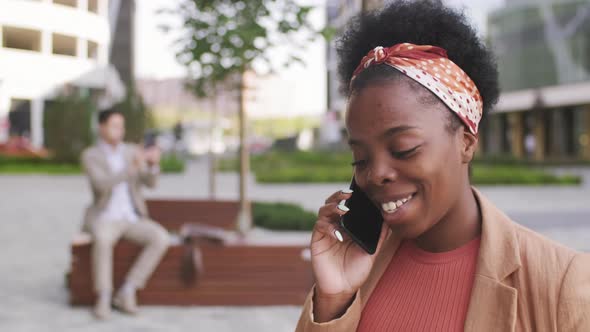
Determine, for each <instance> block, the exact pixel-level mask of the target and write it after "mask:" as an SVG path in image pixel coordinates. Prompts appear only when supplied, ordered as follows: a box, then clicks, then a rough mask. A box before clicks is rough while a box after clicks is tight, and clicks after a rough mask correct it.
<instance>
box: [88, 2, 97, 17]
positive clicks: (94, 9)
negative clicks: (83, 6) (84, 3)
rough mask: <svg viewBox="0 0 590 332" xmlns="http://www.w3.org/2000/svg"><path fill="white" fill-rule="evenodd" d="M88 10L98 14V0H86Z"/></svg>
mask: <svg viewBox="0 0 590 332" xmlns="http://www.w3.org/2000/svg"><path fill="white" fill-rule="evenodd" d="M88 11H89V12H91V13H95V14H98V0H88Z"/></svg>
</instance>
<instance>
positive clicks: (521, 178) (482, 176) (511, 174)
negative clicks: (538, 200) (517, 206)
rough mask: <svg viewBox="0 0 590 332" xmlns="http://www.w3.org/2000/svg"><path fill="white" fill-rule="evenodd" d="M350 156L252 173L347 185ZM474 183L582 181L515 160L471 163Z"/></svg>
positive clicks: (310, 157) (284, 161)
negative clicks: (344, 183)
mask: <svg viewBox="0 0 590 332" xmlns="http://www.w3.org/2000/svg"><path fill="white" fill-rule="evenodd" d="M351 161H352V156H351V155H350V153H322V152H293V153H287V152H278V151H273V152H269V153H266V154H263V155H257V156H253V157H252V159H251V163H252V165H251V166H252V170H253V172H254V173H255V174H256V180H257V181H258V182H260V183H334V182H339V183H340V182H348V181H350V178H351V176H352V167H351V166H350V163H351ZM237 165H238V163H237V160H236V159H226V160H222V161H221V162H220V169H221V170H224V171H236V170H237V169H238V167H237ZM472 167H473V169H472V178H471V180H472V183H473V184H476V185H546V184H551V185H576V184H579V183H581V181H582V180H581V178H580V177H579V176H574V175H565V176H557V175H554V174H551V173H550V172H547V171H544V170H541V169H538V168H535V167H533V166H531V165H527V164H523V163H518V162H516V161H513V162H508V161H507V162H506V164H502V163H501V162H500V161H497V162H490V163H486V162H485V161H483V160H477V161H474V162H473V164H472Z"/></svg>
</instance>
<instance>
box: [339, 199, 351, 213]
mask: <svg viewBox="0 0 590 332" xmlns="http://www.w3.org/2000/svg"><path fill="white" fill-rule="evenodd" d="M345 202H346V201H342V202H340V204H338V210H340V211H344V212H348V211H350V209H349V208H348V207H347V206H346V205H344V203H345Z"/></svg>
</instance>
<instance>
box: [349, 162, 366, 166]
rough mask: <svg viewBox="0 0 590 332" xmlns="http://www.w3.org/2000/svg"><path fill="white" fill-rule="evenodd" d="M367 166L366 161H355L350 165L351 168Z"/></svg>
mask: <svg viewBox="0 0 590 332" xmlns="http://www.w3.org/2000/svg"><path fill="white" fill-rule="evenodd" d="M366 164H367V161H366V160H355V161H353V162H352V163H351V165H352V166H353V167H362V166H364V165H366Z"/></svg>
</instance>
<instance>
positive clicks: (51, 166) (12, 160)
mask: <svg viewBox="0 0 590 332" xmlns="http://www.w3.org/2000/svg"><path fill="white" fill-rule="evenodd" d="M81 172H82V169H81V167H80V165H78V164H69V163H58V162H55V161H53V160H51V159H45V158H39V157H5V156H0V174H53V175H69V174H80V173H81Z"/></svg>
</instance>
